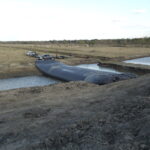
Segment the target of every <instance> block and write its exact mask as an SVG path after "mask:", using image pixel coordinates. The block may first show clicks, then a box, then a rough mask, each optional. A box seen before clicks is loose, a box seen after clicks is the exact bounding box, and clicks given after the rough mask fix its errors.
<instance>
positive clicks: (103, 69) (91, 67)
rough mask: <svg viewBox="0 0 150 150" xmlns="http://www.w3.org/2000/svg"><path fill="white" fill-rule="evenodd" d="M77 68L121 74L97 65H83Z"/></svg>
mask: <svg viewBox="0 0 150 150" xmlns="http://www.w3.org/2000/svg"><path fill="white" fill-rule="evenodd" d="M77 67H80V68H87V69H92V70H98V71H105V72H112V73H116V74H120V73H121V72H119V71H117V70H115V69H111V68H106V67H101V66H99V65H97V64H82V65H77Z"/></svg>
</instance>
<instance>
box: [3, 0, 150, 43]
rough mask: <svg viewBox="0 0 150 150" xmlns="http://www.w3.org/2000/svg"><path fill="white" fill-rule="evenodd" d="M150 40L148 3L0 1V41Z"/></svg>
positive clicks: (118, 0) (131, 0) (133, 0)
mask: <svg viewBox="0 0 150 150" xmlns="http://www.w3.org/2000/svg"><path fill="white" fill-rule="evenodd" d="M144 36H150V1H149V0H0V40H1V41H11V40H20V41H21V40H27V41H29V40H64V39H66V40H73V39H114V38H134V37H144Z"/></svg>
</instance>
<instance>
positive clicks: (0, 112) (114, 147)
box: [0, 75, 150, 150]
mask: <svg viewBox="0 0 150 150" xmlns="http://www.w3.org/2000/svg"><path fill="white" fill-rule="evenodd" d="M149 127H150V75H146V76H142V77H139V78H137V79H130V80H125V81H120V82H116V83H111V84H107V85H103V86H98V85H94V84H89V83H85V82H70V83H61V84H57V85H51V86H47V87H38V88H28V89H18V90H11V91H5V92H0V149H1V150H10V149H11V150H20V149H22V150H48V149H50V150H71V149H72V150H80V149H82V150H149V149H150V128H149Z"/></svg>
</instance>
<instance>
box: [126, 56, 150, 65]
mask: <svg viewBox="0 0 150 150" xmlns="http://www.w3.org/2000/svg"><path fill="white" fill-rule="evenodd" d="M124 62H125V63H132V64H141V65H150V57H143V58H137V59H132V60H126V61H124Z"/></svg>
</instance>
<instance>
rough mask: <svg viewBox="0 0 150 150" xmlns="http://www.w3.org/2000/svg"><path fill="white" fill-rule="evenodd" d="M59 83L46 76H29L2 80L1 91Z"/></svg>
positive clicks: (0, 83)
mask: <svg viewBox="0 0 150 150" xmlns="http://www.w3.org/2000/svg"><path fill="white" fill-rule="evenodd" d="M59 82H60V81H58V80H54V79H52V78H49V77H44V76H27V77H17V78H9V79H0V91H3V90H10V89H17V88H26V87H35V86H44V85H50V84H56V83H59Z"/></svg>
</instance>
